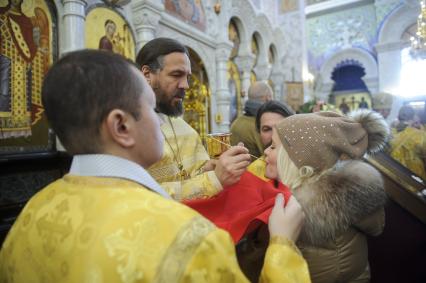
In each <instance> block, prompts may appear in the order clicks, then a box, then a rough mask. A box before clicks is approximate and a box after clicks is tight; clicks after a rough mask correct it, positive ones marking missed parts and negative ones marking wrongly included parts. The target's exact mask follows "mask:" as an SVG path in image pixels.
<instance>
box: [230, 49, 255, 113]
mask: <svg viewBox="0 0 426 283" xmlns="http://www.w3.org/2000/svg"><path fill="white" fill-rule="evenodd" d="M254 59H255V56H254V55H253V54H251V53H248V54H245V55H239V56H238V57H236V58H235V59H234V62H235V64H236V65H237V67H238V70H239V71H240V78H241V92H242V93H244V97H242V99H241V104H242V106H243V107H244V103H245V102H246V101H247V99H248V89H249V87H250V74H251V69H252V68H253V64H254Z"/></svg>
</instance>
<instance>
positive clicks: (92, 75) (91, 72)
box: [42, 49, 143, 154]
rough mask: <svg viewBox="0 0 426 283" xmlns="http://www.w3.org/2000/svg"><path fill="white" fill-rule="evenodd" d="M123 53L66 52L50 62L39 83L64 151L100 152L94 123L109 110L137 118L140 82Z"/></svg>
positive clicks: (96, 128) (103, 117) (106, 114)
mask: <svg viewBox="0 0 426 283" xmlns="http://www.w3.org/2000/svg"><path fill="white" fill-rule="evenodd" d="M132 68H135V67H134V66H132V64H130V63H129V62H128V61H126V59H125V58H124V57H122V56H121V55H118V54H114V53H112V52H107V51H100V50H89V49H87V50H79V51H74V52H71V53H68V54H67V55H65V56H64V57H62V58H61V59H60V60H59V61H58V62H57V63H56V64H54V65H53V66H52V67H51V68H50V70H49V72H48V73H47V75H46V78H45V79H44V82H43V87H42V101H43V105H44V108H45V112H46V116H47V118H48V120H49V123H50V126H51V127H52V128H53V130H54V131H55V133H56V134H57V135H58V137H59V139H60V141H61V142H62V144H63V146H64V147H65V148H66V149H67V151H68V152H69V153H70V154H91V153H100V150H101V149H102V145H101V142H100V127H101V124H102V122H103V121H104V119H105V118H106V117H107V116H108V114H109V113H110V112H111V111H112V110H113V109H121V110H123V111H125V112H127V113H130V114H131V115H132V116H133V117H134V118H135V119H139V118H140V115H141V113H140V95H141V94H142V90H143V86H142V85H140V83H139V80H135V79H134V77H135V74H137V69H136V68H135V70H136V72H135V71H133V70H132Z"/></svg>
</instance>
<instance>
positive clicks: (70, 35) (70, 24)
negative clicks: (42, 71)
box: [61, 0, 87, 55]
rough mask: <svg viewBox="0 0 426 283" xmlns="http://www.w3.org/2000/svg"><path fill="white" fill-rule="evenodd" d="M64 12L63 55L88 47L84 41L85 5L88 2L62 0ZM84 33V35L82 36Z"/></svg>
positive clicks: (82, 0)
mask: <svg viewBox="0 0 426 283" xmlns="http://www.w3.org/2000/svg"><path fill="white" fill-rule="evenodd" d="M62 4H63V6H64V10H63V11H64V12H63V17H62V19H63V27H64V31H63V34H64V35H65V36H63V37H61V38H62V40H63V44H62V48H61V49H62V50H61V55H62V54H65V53H68V52H71V51H74V50H79V49H83V48H85V47H86V45H85V41H84V34H85V29H84V28H85V27H84V23H85V20H86V14H85V11H84V7H85V6H86V4H87V2H86V1H84V0H62ZM82 35H83V36H82Z"/></svg>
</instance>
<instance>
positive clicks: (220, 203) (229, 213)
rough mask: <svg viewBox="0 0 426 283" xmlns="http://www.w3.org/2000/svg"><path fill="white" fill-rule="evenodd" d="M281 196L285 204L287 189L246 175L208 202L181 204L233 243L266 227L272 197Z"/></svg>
mask: <svg viewBox="0 0 426 283" xmlns="http://www.w3.org/2000/svg"><path fill="white" fill-rule="evenodd" d="M278 193H282V194H283V195H284V198H285V203H287V201H288V200H289V198H290V196H291V192H290V190H289V188H288V187H286V186H285V185H283V184H282V183H280V182H279V183H278V187H275V186H274V181H272V180H271V181H265V180H262V179H261V178H259V177H257V176H256V175H254V174H253V173H251V172H249V171H246V172H245V173H244V174H243V175H242V176H241V179H240V181H239V182H237V183H236V184H234V185H232V186H228V187H225V188H224V189H223V191H221V192H220V193H219V194H217V195H216V196H214V197H212V198H209V199H196V200H188V201H184V202H183V203H184V204H186V205H187V206H189V207H191V208H192V209H194V210H196V211H198V212H199V213H200V214H202V215H203V216H204V217H206V218H207V219H209V220H210V221H212V222H213V223H214V224H216V226H218V227H219V228H222V229H224V230H226V231H228V232H229V233H230V234H231V236H232V239H233V240H234V243H237V242H239V241H240V239H241V238H242V237H243V236H244V235H245V234H248V233H250V232H251V231H253V230H254V229H256V228H257V227H259V226H260V225H261V224H262V223H265V224H267V223H268V219H269V215H270V214H271V211H272V208H273V207H274V204H275V197H276V195H277V194H278Z"/></svg>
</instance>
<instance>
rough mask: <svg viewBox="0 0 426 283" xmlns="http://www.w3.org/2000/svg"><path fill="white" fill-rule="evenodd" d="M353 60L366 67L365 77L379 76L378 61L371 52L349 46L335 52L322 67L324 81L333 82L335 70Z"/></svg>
mask: <svg viewBox="0 0 426 283" xmlns="http://www.w3.org/2000/svg"><path fill="white" fill-rule="evenodd" d="M348 62H353V63H355V64H356V65H358V66H360V67H363V68H364V69H365V78H366V79H367V78H368V79H374V78H377V62H376V59H375V58H374V57H373V55H371V54H370V53H369V52H367V51H365V50H362V49H359V48H349V49H345V50H342V51H340V52H337V53H335V54H333V55H332V56H331V57H330V58H329V59H328V60H326V61H325V62H324V64H323V65H322V67H321V76H322V78H323V81H324V83H331V74H332V72H333V70H334V69H335V68H336V67H338V66H339V65H342V64H347V63H348Z"/></svg>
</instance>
